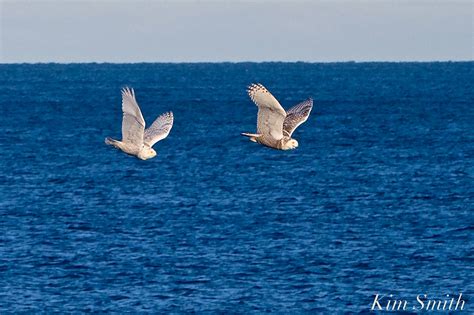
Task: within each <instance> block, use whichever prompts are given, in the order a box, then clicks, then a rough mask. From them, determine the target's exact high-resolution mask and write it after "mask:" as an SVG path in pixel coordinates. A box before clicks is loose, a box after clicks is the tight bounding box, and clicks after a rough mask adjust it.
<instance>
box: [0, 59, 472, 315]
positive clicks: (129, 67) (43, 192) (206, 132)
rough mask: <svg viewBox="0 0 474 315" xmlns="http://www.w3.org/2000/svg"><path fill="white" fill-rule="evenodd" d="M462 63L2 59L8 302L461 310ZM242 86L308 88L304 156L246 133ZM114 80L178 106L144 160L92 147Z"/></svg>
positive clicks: (466, 255) (196, 308) (216, 309)
mask: <svg viewBox="0 0 474 315" xmlns="http://www.w3.org/2000/svg"><path fill="white" fill-rule="evenodd" d="M473 69H474V62H435V63H237V64H233V63H214V64H209V63H194V64H163V63H159V64H154V63H147V64H142V63H140V64H38V65H28V64H20V65H5V64H1V65H0V88H1V91H2V93H0V110H1V112H2V115H0V126H1V131H2V132H0V155H1V158H0V235H2V237H1V238H0V242H1V246H0V271H1V274H2V276H1V277H0V287H1V288H3V290H2V294H1V295H0V313H20V312H28V313H37V312H48V313H49V312H57V313H70V312H71V313H72V312H80V313H82V312H119V313H128V312H129V313H140V312H154V313H185V312H197V313H244V314H248V313H263V312H269V311H270V312H271V311H273V312H277V313H291V314H293V313H305V312H308V313H323V314H334V313H368V312H371V308H372V307H373V304H374V299H375V297H376V295H377V294H378V295H379V298H378V300H377V301H378V302H379V303H380V306H381V307H382V308H384V309H385V308H386V306H387V301H388V300H391V301H392V302H391V303H390V308H392V307H393V305H394V304H395V305H396V307H398V305H399V303H398V301H400V300H402V301H405V300H406V301H407V310H406V312H413V311H414V310H413V309H412V307H413V306H416V307H417V311H418V309H419V308H420V307H421V305H420V303H419V302H418V301H417V297H419V298H420V300H421V301H423V303H424V310H425V309H427V308H428V301H436V306H434V307H435V310H438V308H437V307H438V305H439V303H438V302H437V301H439V300H441V301H442V303H441V304H440V306H441V308H442V310H441V312H444V311H446V310H447V309H448V311H447V312H449V311H451V312H454V308H455V307H456V305H457V301H458V299H460V300H462V301H463V302H465V303H461V302H459V305H457V307H458V308H457V311H460V312H462V313H466V312H469V310H470V309H471V308H472V305H471V301H472V298H471V297H470V294H471V293H470V292H472V289H473V287H472V280H471V279H472V272H471V270H472V258H471V257H472V252H473V248H472V233H473V230H474V217H473V215H472V204H473V201H474V192H473V190H472V178H473V176H474V173H473V171H474V169H473V168H472V157H473V152H474V142H473V139H474V134H473V132H474V131H473V128H472V122H473V121H474V107H473V106H472V105H473V100H474V89H472V86H473V85H474V84H473V83H474V82H473V80H474V76H473ZM250 83H262V84H264V85H265V87H267V88H268V89H269V90H270V91H271V92H272V94H274V95H275V97H276V98H277V99H278V100H279V101H280V103H281V104H282V106H283V107H284V108H289V107H291V106H293V105H295V104H297V103H298V102H301V101H303V100H305V99H307V98H308V97H312V98H313V100H314V106H313V110H312V112H311V115H310V117H309V119H308V121H306V122H305V123H304V124H303V125H301V126H300V127H299V128H298V129H297V130H296V132H295V133H294V137H295V139H297V140H298V142H299V146H298V148H297V149H295V150H290V151H277V150H272V149H268V148H265V147H263V146H260V145H258V144H256V143H252V142H250V141H248V139H246V138H244V137H242V136H240V133H241V132H255V131H256V115H257V107H256V106H255V105H254V104H253V103H252V101H251V100H250V99H249V97H248V95H247V93H246V87H247V86H248V85H249V84H250ZM124 86H130V87H131V88H134V90H135V92H136V96H137V101H138V102H139V104H140V108H141V110H142V113H143V116H144V117H145V119H146V120H147V123H151V122H152V120H153V118H154V117H156V115H158V114H160V113H163V112H166V111H173V113H174V124H173V129H172V131H171V133H170V134H169V136H168V137H167V138H166V139H165V140H163V141H160V142H159V143H157V144H156V145H155V146H154V149H155V150H156V152H157V156H156V157H155V158H153V159H150V160H147V161H141V160H139V159H136V158H134V157H130V156H128V155H126V154H124V153H122V152H120V151H118V150H113V149H111V148H110V147H107V146H106V145H105V144H104V138H105V137H107V136H110V137H112V138H114V139H120V137H121V125H120V121H121V119H122V109H121V95H120V90H121V88H122V87H124ZM425 294H426V297H425ZM448 294H449V297H448V296H447V295H448ZM391 295H392V296H391ZM451 299H454V302H453V303H452V305H451V303H450V302H451ZM445 301H447V303H446V308H445V309H443V307H444V302H445ZM433 305H434V304H430V309H431V307H432V306H433ZM402 306H403V303H402ZM377 307H378V305H377V304H376V305H375V308H376V309H377V310H378V308H377ZM449 307H451V309H450V310H449ZM461 307H463V310H462V311H461Z"/></svg>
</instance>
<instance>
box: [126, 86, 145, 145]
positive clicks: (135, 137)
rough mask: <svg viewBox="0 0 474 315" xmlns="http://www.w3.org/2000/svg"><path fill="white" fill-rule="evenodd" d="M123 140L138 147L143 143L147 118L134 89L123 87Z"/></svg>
mask: <svg viewBox="0 0 474 315" xmlns="http://www.w3.org/2000/svg"><path fill="white" fill-rule="evenodd" d="M122 112H123V119H122V141H123V142H125V143H127V144H130V145H133V146H137V147H141V146H142V145H143V134H144V130H145V120H144V119H143V115H142V112H141V111H140V107H138V103H137V101H136V100H135V92H134V91H133V89H129V88H128V87H125V88H124V89H122Z"/></svg>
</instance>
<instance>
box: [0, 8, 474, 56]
mask: <svg viewBox="0 0 474 315" xmlns="http://www.w3.org/2000/svg"><path fill="white" fill-rule="evenodd" d="M0 2H1V4H0V11H1V14H0V16H1V21H0V27H1V30H0V62H2V63H10V62H91V61H94V62H104V61H107V62H142V61H146V62H182V61H185V62H195V61H311V62H313V61H315V62H317V61H349V60H355V61H412V60H414V61H430V60H473V59H474V47H473V46H474V43H473V41H474V24H473V23H474V21H473V19H474V17H473V15H474V0H473V1H470V0H467V1H456V0H446V1H419V0H413V1H383V0H379V1H355V0H354V1H275V0H273V1H271V0H270V1H191V0H189V1H145V0H142V1H124V0H122V1H111V0H102V1H40V0H37V1H22V0H18V1H11V0H0Z"/></svg>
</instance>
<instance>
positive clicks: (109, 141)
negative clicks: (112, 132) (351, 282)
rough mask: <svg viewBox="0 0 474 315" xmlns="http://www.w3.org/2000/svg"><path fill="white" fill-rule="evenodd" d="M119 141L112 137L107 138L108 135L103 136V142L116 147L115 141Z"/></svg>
mask: <svg viewBox="0 0 474 315" xmlns="http://www.w3.org/2000/svg"><path fill="white" fill-rule="evenodd" d="M119 142H120V141H117V140H114V139H112V138H109V137H107V138H105V144H108V145H111V146H114V147H116V148H117V147H118V146H117V143H119Z"/></svg>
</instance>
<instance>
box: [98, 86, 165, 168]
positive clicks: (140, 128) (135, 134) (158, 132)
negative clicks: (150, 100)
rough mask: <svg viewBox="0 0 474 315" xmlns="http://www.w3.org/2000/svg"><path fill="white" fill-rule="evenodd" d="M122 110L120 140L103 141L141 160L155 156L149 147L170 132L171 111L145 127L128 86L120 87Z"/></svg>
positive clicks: (108, 139)
mask: <svg viewBox="0 0 474 315" xmlns="http://www.w3.org/2000/svg"><path fill="white" fill-rule="evenodd" d="M122 111H123V119H122V141H118V140H114V139H112V138H108V137H107V138H105V143H106V144H108V145H112V146H114V147H116V148H117V149H120V150H122V151H123V152H125V153H127V154H130V155H133V156H136V157H138V158H139V159H142V160H147V159H151V158H153V157H155V156H156V151H155V150H153V149H152V148H151V147H152V146H153V145H154V144H155V143H157V142H158V141H160V140H163V139H164V138H166V137H167V136H168V134H169V133H170V130H171V127H173V113H172V112H168V113H164V114H162V115H160V116H158V118H156V120H155V121H154V122H153V124H151V126H150V127H148V128H147V129H145V120H144V119H143V115H142V112H141V111H140V107H138V103H137V101H136V100H135V92H134V91H133V89H129V88H128V87H126V88H124V89H122Z"/></svg>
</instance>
